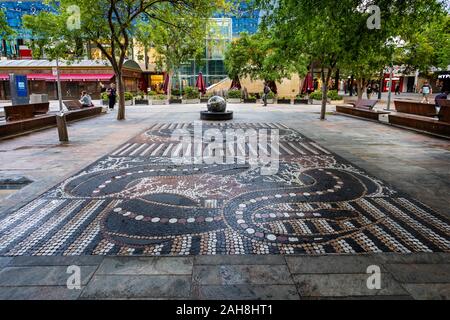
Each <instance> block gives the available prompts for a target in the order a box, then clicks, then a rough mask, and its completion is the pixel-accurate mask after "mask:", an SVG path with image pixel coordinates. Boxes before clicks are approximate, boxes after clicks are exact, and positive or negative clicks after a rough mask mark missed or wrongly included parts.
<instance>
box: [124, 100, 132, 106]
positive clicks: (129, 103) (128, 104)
mask: <svg viewBox="0 0 450 320" xmlns="http://www.w3.org/2000/svg"><path fill="white" fill-rule="evenodd" d="M125 105H126V106H132V105H133V100H126V101H125Z"/></svg>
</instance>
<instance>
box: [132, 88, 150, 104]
mask: <svg viewBox="0 0 450 320" xmlns="http://www.w3.org/2000/svg"><path fill="white" fill-rule="evenodd" d="M134 104H135V105H148V104H149V103H148V99H147V97H146V96H145V93H144V92H142V91H140V92H138V93H137V94H136V95H135V96H134Z"/></svg>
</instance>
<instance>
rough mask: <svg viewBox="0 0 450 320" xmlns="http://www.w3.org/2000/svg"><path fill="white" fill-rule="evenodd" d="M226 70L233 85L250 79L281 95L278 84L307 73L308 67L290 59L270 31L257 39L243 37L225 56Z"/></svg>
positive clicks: (262, 30)
mask: <svg viewBox="0 0 450 320" xmlns="http://www.w3.org/2000/svg"><path fill="white" fill-rule="evenodd" d="M225 67H226V70H227V73H228V76H229V78H230V79H232V80H233V83H240V79H241V78H243V77H247V76H248V77H250V79H252V80H264V81H265V82H267V83H268V85H269V87H270V88H271V90H272V91H273V92H274V93H277V91H278V90H277V86H276V82H277V81H280V80H281V79H283V78H290V77H291V75H292V73H294V72H304V71H305V65H304V64H302V65H299V64H297V63H296V62H295V61H291V60H288V59H286V57H285V55H284V48H283V47H282V45H281V44H279V43H277V40H276V38H275V37H274V35H273V34H271V32H270V31H269V30H268V29H261V30H259V31H258V32H257V33H256V34H254V35H248V34H247V33H243V34H241V36H240V38H239V39H238V40H236V41H234V42H233V43H231V44H230V46H229V48H228V50H227V51H226V53H225Z"/></svg>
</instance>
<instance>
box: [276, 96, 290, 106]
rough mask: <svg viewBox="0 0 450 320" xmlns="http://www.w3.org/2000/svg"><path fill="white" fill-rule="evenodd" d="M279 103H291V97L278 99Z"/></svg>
mask: <svg viewBox="0 0 450 320" xmlns="http://www.w3.org/2000/svg"><path fill="white" fill-rule="evenodd" d="M278 104H291V98H286V97H283V98H281V99H278Z"/></svg>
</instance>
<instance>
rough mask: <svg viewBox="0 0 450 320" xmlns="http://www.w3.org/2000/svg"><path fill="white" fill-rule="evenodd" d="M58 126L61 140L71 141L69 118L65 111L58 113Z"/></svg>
mask: <svg viewBox="0 0 450 320" xmlns="http://www.w3.org/2000/svg"><path fill="white" fill-rule="evenodd" d="M56 126H57V127H58V135H59V141H60V142H69V133H68V132H67V120H66V115H65V114H64V113H61V114H58V115H56Z"/></svg>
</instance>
